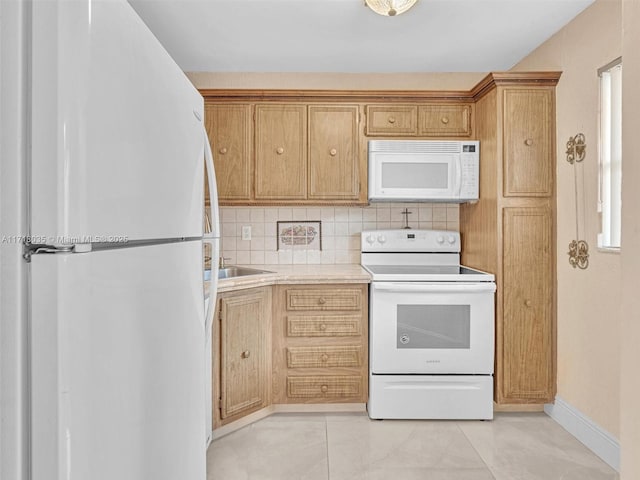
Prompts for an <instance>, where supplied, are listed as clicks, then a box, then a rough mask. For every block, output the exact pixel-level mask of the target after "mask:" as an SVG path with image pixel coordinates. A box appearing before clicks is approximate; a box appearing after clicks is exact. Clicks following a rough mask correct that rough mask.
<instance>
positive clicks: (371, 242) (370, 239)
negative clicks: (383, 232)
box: [366, 234, 376, 245]
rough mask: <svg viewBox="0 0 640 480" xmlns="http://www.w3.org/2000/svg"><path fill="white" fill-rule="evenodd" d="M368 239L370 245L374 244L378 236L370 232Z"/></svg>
mask: <svg viewBox="0 0 640 480" xmlns="http://www.w3.org/2000/svg"><path fill="white" fill-rule="evenodd" d="M366 240H367V243H368V244H369V245H373V243H374V242H375V241H376V238H375V237H374V236H373V235H371V234H369V235H367V239H366Z"/></svg>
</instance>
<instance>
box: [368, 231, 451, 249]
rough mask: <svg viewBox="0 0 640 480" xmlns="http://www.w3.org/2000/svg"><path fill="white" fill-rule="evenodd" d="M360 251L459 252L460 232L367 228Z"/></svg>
mask: <svg viewBox="0 0 640 480" xmlns="http://www.w3.org/2000/svg"><path fill="white" fill-rule="evenodd" d="M360 250H361V251H362V252H452V253H459V252H460V234H459V233H458V232H450V231H447V230H412V229H402V230H367V231H364V232H362V233H361V236H360Z"/></svg>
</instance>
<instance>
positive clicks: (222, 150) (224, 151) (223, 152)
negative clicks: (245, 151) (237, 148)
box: [218, 147, 229, 155]
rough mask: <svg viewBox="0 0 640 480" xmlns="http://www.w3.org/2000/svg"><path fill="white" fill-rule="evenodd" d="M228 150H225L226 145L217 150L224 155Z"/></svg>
mask: <svg viewBox="0 0 640 480" xmlns="http://www.w3.org/2000/svg"><path fill="white" fill-rule="evenodd" d="M228 151H229V150H227V147H222V148H221V149H220V150H218V152H220V155H224V154H225V153H227V152H228Z"/></svg>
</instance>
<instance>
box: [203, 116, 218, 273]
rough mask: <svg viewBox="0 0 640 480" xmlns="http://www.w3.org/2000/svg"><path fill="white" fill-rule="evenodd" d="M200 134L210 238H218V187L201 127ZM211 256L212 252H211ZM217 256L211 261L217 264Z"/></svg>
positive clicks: (207, 144) (205, 133) (208, 145)
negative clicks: (202, 143)
mask: <svg viewBox="0 0 640 480" xmlns="http://www.w3.org/2000/svg"><path fill="white" fill-rule="evenodd" d="M202 133H203V135H204V160H205V165H206V167H207V182H208V184H209V206H210V207H209V208H210V209H211V236H212V237H214V238H220V212H219V210H218V187H217V185H216V172H215V169H214V166H213V153H212V152H211V144H210V143H209V137H208V136H207V130H206V129H205V127H204V124H203V125H202ZM212 255H213V252H212ZM217 258H218V256H217V255H216V256H214V257H213V258H212V261H213V260H215V261H216V263H217Z"/></svg>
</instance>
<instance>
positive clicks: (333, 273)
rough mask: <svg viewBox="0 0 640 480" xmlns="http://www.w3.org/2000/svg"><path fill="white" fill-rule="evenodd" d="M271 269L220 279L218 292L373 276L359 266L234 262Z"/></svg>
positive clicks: (354, 280) (351, 280) (363, 279)
mask: <svg viewBox="0 0 640 480" xmlns="http://www.w3.org/2000/svg"><path fill="white" fill-rule="evenodd" d="M234 266H240V267H247V268H253V269H258V270H268V271H269V272H272V273H259V274H256V275H246V276H242V277H232V278H224V279H221V280H218V293H220V292H226V291H229V290H235V289H238V288H252V287H261V286H266V285H276V284H280V283H289V284H295V283H314V284H322V283H369V282H370V281H371V276H370V275H369V273H367V272H366V271H365V270H364V269H363V268H362V267H361V266H360V265H357V264H336V265H234Z"/></svg>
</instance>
